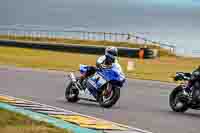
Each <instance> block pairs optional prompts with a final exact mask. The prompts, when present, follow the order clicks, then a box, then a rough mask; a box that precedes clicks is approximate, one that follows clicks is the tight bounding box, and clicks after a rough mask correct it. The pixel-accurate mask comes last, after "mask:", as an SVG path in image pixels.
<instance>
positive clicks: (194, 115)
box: [165, 110, 200, 119]
mask: <svg viewBox="0 0 200 133" xmlns="http://www.w3.org/2000/svg"><path fill="white" fill-rule="evenodd" d="M165 112H166V113H167V114H169V115H174V116H175V117H177V116H180V117H186V118H198V119H199V118H200V113H198V112H190V111H187V112H185V113H178V112H173V111H170V110H168V111H165Z"/></svg>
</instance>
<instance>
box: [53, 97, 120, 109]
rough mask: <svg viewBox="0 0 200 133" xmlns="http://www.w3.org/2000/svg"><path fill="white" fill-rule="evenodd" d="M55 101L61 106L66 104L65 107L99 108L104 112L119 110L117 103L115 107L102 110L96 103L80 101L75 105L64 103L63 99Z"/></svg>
mask: <svg viewBox="0 0 200 133" xmlns="http://www.w3.org/2000/svg"><path fill="white" fill-rule="evenodd" d="M56 101H57V102H59V103H62V104H66V105H73V106H85V107H89V108H99V109H104V110H113V109H120V108H121V106H120V105H119V103H117V104H116V105H114V106H113V107H111V108H102V107H101V106H100V105H99V104H98V103H95V102H89V101H84V100H80V101H79V102H77V103H70V102H68V101H66V100H65V99H59V100H56Z"/></svg>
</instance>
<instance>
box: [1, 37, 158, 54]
mask: <svg viewBox="0 0 200 133" xmlns="http://www.w3.org/2000/svg"><path fill="white" fill-rule="evenodd" d="M0 46H9V47H19V48H32V49H44V50H52V51H60V52H74V53H83V54H97V55H102V54H104V50H105V47H103V46H90V45H76V44H67V45H66V44H48V43H35V42H20V41H11V40H0ZM118 50H119V56H121V57H132V58H138V57H139V51H140V50H141V49H139V48H124V47H119V48H118ZM154 57H157V54H155V50H152V49H148V48H145V49H144V57H143V58H154Z"/></svg>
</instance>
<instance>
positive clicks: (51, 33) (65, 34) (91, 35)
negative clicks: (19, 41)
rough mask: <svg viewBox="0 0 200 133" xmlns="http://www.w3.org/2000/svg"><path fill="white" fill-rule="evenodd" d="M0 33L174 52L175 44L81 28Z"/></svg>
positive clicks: (21, 29) (17, 28) (9, 29)
mask: <svg viewBox="0 0 200 133" xmlns="http://www.w3.org/2000/svg"><path fill="white" fill-rule="evenodd" d="M0 35H7V36H14V37H15V36H24V37H47V38H49V39H53V38H65V39H80V40H96V41H113V42H129V43H137V44H145V45H153V46H160V47H162V48H165V49H168V50H169V51H170V52H171V53H175V49H176V47H175V45H171V44H167V43H161V42H159V41H153V40H150V39H147V38H145V37H141V36H137V35H136V34H135V33H113V32H92V31H83V30H66V29H58V28H37V27H35V28H30V27H26V26H23V27H21V26H0Z"/></svg>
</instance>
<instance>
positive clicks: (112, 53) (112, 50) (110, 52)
mask: <svg viewBox="0 0 200 133" xmlns="http://www.w3.org/2000/svg"><path fill="white" fill-rule="evenodd" d="M105 56H107V57H110V58H112V59H113V60H115V59H116V57H117V56H118V49H117V48H116V47H108V48H106V49H105Z"/></svg>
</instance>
